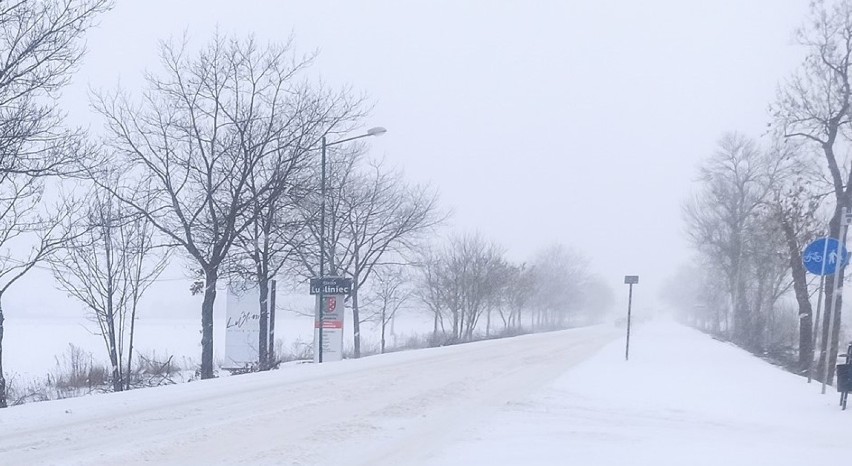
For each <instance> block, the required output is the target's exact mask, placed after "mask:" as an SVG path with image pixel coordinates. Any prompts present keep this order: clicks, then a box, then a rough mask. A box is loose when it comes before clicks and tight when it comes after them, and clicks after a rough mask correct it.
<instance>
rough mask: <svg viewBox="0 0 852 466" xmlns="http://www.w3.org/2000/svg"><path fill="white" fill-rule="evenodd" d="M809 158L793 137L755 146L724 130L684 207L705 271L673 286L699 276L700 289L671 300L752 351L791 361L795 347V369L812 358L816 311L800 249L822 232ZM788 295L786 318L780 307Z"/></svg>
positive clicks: (702, 323) (695, 319) (814, 175)
mask: <svg viewBox="0 0 852 466" xmlns="http://www.w3.org/2000/svg"><path fill="white" fill-rule="evenodd" d="M807 159H808V156H807V152H806V149H805V148H802V147H800V146H797V145H795V144H792V143H787V144H784V143H781V144H778V145H776V146H772V147H760V145H759V144H758V143H757V142H756V141H754V140H751V139H749V138H747V137H745V136H743V135H740V134H736V133H733V134H727V135H725V136H723V137H722V139H721V140H720V142H719V145H718V148H717V151H716V152H715V153H714V154H713V155H712V156H710V157H709V158H707V160H706V161H705V162H704V164H703V165H702V167H701V169H700V176H699V183H700V188H699V189H698V190H697V192H696V193H695V194H694V195H693V198H692V199H691V200H690V201H689V202H688V203H687V204H686V205H685V207H684V214H685V220H686V222H687V233H688V236H689V239H690V241H691V242H692V244H693V246H694V247H695V250H696V251H697V253H698V262H699V263H700V264H701V268H702V269H703V272H704V273H699V272H696V271H694V270H693V271H692V272H689V273H687V274H685V275H686V276H685V277H683V278H682V279H681V280H678V284H674V283H673V284H672V287H675V286H678V287H681V286H683V283H682V282H684V281H686V280H691V281H695V280H697V282H698V283H700V284H701V286H702V287H703V288H706V289H707V291H699V292H694V293H690V294H688V295H687V294H683V293H677V292H675V293H674V294H673V296H670V297H674V298H676V300H675V304H676V305H677V306H678V307H679V308H680V309H681V311H682V312H683V313H684V315H685V317H687V318H688V319H689V320H690V321H691V323H693V324H694V325H697V326H700V327H702V328H704V329H705V330H707V331H710V332H713V333H715V334H717V335H720V336H723V337H725V338H728V339H730V340H731V341H733V342H735V343H737V344H739V345H741V346H743V347H745V348H748V349H750V350H752V351H755V352H758V353H765V352H772V353H775V354H777V355H778V356H780V357H788V355H787V354H785V352H789V350H790V349H791V348H792V347H794V346H795V345H796V344H797V343H800V344H799V345H798V350H799V354H798V364H799V367H800V368H801V369H802V370H806V369H807V368H808V367H809V364H810V363H809V361H811V359H812V357H813V348H812V341H813V339H812V333H811V329H812V325H813V320H812V318H813V317H812V314H813V309H812V306H811V303H810V290H809V282H808V278H807V276H806V274H805V270H804V266H803V264H802V257H801V250H802V248H803V247H804V245H805V244H807V243H808V242H809V241H810V240H812V239H813V238H814V237H815V236H816V235H817V234H818V233H819V221H818V219H819V215H820V199H821V198H822V197H823V196H822V194H821V191H820V183H819V178H818V173H816V171H814V170H813V169H812V164H810V163H808V160H807ZM679 275H681V274H679ZM687 276H689V277H690V278H686V277H687ZM719 290H723V291H724V292H723V293H719ZM711 291H712V292H711ZM791 293H792V294H793V296H794V297H795V298H796V301H795V302H796V304H797V306H798V312H797V313H793V314H789V313H785V310H786V307H785V306H786V304H787V300H786V298H787V297H788V296H789V295H790V294H791ZM785 319H786V320H785ZM785 324H786V326H787V327H789V326H790V325H792V326H794V327H798V328H800V330H801V331H800V335H799V342H793V341H789V338H787V339H785V338H784V337H785V336H786V335H785V334H784V332H781V331H779V330H778V329H779V326H780V327H784V326H785Z"/></svg>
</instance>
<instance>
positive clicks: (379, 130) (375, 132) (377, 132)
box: [317, 126, 388, 362]
mask: <svg viewBox="0 0 852 466" xmlns="http://www.w3.org/2000/svg"><path fill="white" fill-rule="evenodd" d="M387 132H388V130H386V129H385V128H383V127H381V126H376V127H375V128H370V129H368V130H367V132H366V133H365V134H362V135H359V136H353V137H351V138H344V139H340V140H337V141H334V142H331V143H329V142H326V138H325V136H323V137H322V160H321V162H320V163H321V164H322V176H321V181H320V263H319V275H320V276H319V278H320V281H322V280H323V279H324V278H325V165H326V163H325V152H326V148H327V147H330V146H336V145H338V144H343V143H344V142H349V141H354V140H356V139H361V138H367V137H370V136H381V135H383V134H385V133H387ZM323 294H324V293H323V287H322V286H320V290H319V310H318V313H319V335H318V339H317V340H318V341H317V362H322V326H323V307H325V301H324V300H325V296H323Z"/></svg>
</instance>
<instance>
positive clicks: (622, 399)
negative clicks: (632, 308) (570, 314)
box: [422, 323, 852, 466]
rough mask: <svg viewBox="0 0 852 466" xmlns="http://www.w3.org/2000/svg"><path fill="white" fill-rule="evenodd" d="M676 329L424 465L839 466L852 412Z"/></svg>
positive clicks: (599, 361)
mask: <svg viewBox="0 0 852 466" xmlns="http://www.w3.org/2000/svg"><path fill="white" fill-rule="evenodd" d="M819 393H820V392H819V385H818V384H816V383H813V384H811V385H808V384H807V383H806V382H805V380H804V379H802V378H801V377H798V376H795V375H792V374H789V373H787V372H784V371H783V370H781V369H779V368H777V367H774V366H771V365H769V364H767V363H765V362H763V361H761V360H760V359H757V358H755V357H754V356H752V355H750V354H748V353H747V352H745V351H743V350H741V349H739V348H736V347H734V346H733V345H730V344H726V343H721V342H718V341H715V340H713V339H711V338H710V337H708V336H706V335H704V334H702V333H699V332H697V331H695V330H692V329H689V328H685V327H682V326H679V325H676V324H656V323H655V324H649V325H647V326H640V327H638V328H637V329H636V332H635V333H634V335H633V338H632V339H631V354H630V361H629V362H625V361H624V342H623V340H622V341H620V342H615V343H613V344H611V345H609V346H607V347H606V348H605V349H604V350H602V351H601V352H600V353H599V354H598V355H596V356H595V357H594V358H591V359H589V360H587V361H585V362H584V363H582V364H581V365H579V366H577V367H576V368H574V369H573V370H570V371H569V372H566V373H565V374H564V375H563V376H562V377H560V378H559V379H558V380H556V381H555V382H554V383H553V384H551V385H549V386H547V387H545V388H543V389H541V390H540V391H539V392H538V393H536V394H534V395H532V396H529V397H526V398H519V399H517V400H514V401H512V402H510V403H508V404H507V405H506V406H505V407H504V408H503V409H501V410H500V412H499V413H497V414H496V415H495V416H494V417H492V418H491V419H489V421H488V422H487V423H483V424H481V425H479V426H476V427H472V428H470V429H466V430H464V431H463V432H461V433H459V435H457V436H456V437H455V439H454V441H453V442H451V443H450V444H449V445H447V446H446V448H443V449H441V450H440V451H439V452H437V453H435V454H433V455H430V456H429V457H428V458H426V459H425V460H424V461H423V462H422V464H428V465H457V464H467V465H486V464H487V465H498V464H500V465H502V464H506V465H514V464H524V465H568V464H577V465H618V466H623V465H625V464H632V465H655V466H656V465H685V464H689V465H692V466H696V465H726V466H733V465H749V466H753V465H773V466H781V465H802V464H823V463H825V464H832V463H836V464H841V463H843V462H848V459H849V455H850V453H852V436H850V432H852V411H846V412H843V411H840V409H839V407H838V406H837V403H838V396H837V394H836V392H835V390H833V389H831V390H830V391H829V393H828V394H827V395H826V396H821V395H820V394H819Z"/></svg>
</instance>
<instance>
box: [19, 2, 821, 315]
mask: <svg viewBox="0 0 852 466" xmlns="http://www.w3.org/2000/svg"><path fill="white" fill-rule="evenodd" d="M807 3H808V2H807V0H749V1H747V2H745V1H741V0H714V1H712V2H705V1H698V0H695V1H684V0H644V1H641V2H639V1H633V0H562V1H556V0H553V1H520V0H518V1H511V2H510V1H495V0H489V1H470V0H467V1H458V0H453V1H451V0H441V1H390V0H387V1H346V2H344V1H337V2H331V1H316V0H311V1H259V0H251V1H248V0H242V1H233V0H228V1H223V0H180V1H174V0H171V1H168V0H146V1H131V0H118V4H117V7H116V8H115V10H113V11H112V12H110V13H108V14H106V15H105V16H103V18H102V21H101V24H100V26H99V27H98V28H97V29H96V30H94V31H93V32H92V33H91V34H89V36H88V49H89V52H88V55H87V57H86V59H85V63H84V65H83V67H82V68H81V70H80V72H79V73H78V74H77V75H76V77H75V80H74V83H73V85H72V86H71V88H69V89H68V90H67V92H66V93H65V100H66V102H67V106H68V107H67V110H68V111H69V112H70V114H71V117H72V121H73V122H75V123H78V124H83V125H89V126H91V127H92V128H93V129H97V128H98V127H99V126H100V122H99V121H98V120H97V119H96V118H95V117H94V116H93V115H92V114H91V113H90V111H89V108H88V105H87V101H88V96H87V93H88V89H89V87H92V88H95V89H99V88H107V89H109V88H114V87H115V86H116V85H117V84H118V82H119V80H121V83H122V85H123V86H125V87H129V88H133V87H134V86H135V87H138V86H139V84H140V78H141V73H142V72H143V70H146V69H148V70H152V71H156V69H157V60H156V53H157V41H158V40H160V39H167V38H169V37H170V36H180V35H181V34H183V32H184V31H188V32H189V34H190V36H191V37H192V38H193V39H194V40H195V41H197V42H198V43H200V42H203V41H205V40H206V39H207V38H208V37H209V36H210V35H211V33H212V31H213V30H214V29H215V28H216V27H217V26H218V27H219V28H220V29H221V30H222V31H223V32H228V33H238V34H249V33H253V34H255V35H256V36H257V37H258V38H259V39H261V40H270V41H284V40H286V39H287V38H288V36H290V35H291V33H292V34H294V36H295V40H296V46H297V48H298V49H300V50H303V51H305V52H308V51H311V50H314V49H317V50H319V51H320V55H319V58H318V61H317V62H316V66H315V69H314V70H315V71H316V72H318V73H320V74H321V75H322V77H323V79H325V80H326V81H328V82H330V83H334V84H339V85H351V86H352V87H353V88H354V89H356V90H358V91H363V92H366V93H367V94H368V95H369V96H370V97H371V99H372V100H373V102H375V111H374V112H373V114H372V116H371V117H370V118H369V119H368V120H367V121H366V122H365V125H366V126H367V127H369V126H375V125H381V126H385V127H387V128H388V130H389V132H388V134H387V135H386V136H384V137H383V138H381V139H377V140H374V141H373V142H372V150H373V152H374V154H375V155H378V156H385V157H386V158H387V159H388V160H389V161H391V162H393V163H395V164H397V165H398V166H400V167H401V168H403V169H404V170H405V172H406V175H407V176H408V178H410V179H411V180H413V181H423V182H430V183H432V184H434V185H435V186H436V187H437V188H438V189H439V190H440V193H441V198H442V203H443V205H444V206H445V207H447V208H451V209H452V210H453V211H454V216H453V217H452V227H453V228H454V229H456V230H460V231H473V230H478V231H480V232H481V233H483V234H484V235H486V236H488V237H490V238H493V239H495V240H496V241H498V242H500V243H502V244H504V245H505V246H506V247H507V248H508V249H509V251H510V255H511V256H512V257H513V258H514V259H517V260H524V259H526V258H528V257H529V256H531V255H532V254H533V253H534V252H535V251H536V250H537V249H539V248H541V247H542V246H545V245H547V244H548V243H552V242H560V243H564V244H566V245H569V246H573V247H576V248H577V249H579V250H581V251H583V252H585V253H586V254H587V255H588V256H589V257H590V258H591V259H592V263H593V264H592V267H593V269H594V270H595V271H597V272H599V273H600V274H602V275H603V276H605V277H606V278H607V280H608V282H609V283H610V284H611V285H612V286H613V288H615V291H616V292H618V296H619V298H621V294H622V293H621V292H622V291H625V290H623V289H622V287H623V285H621V281H622V278H623V276H624V275H625V274H634V273H635V274H640V275H641V276H642V283H641V284H640V288H642V290H641V293H642V294H641V295H640V296H643V297H645V298H646V299H647V300H649V301H650V300H653V299H654V298H655V297H656V294H657V289H658V287H659V286H660V285H661V284H662V283H663V282H664V281H665V279H666V278H667V277H668V276H669V275H671V273H673V272H674V270H675V268H676V266H677V265H678V264H679V263H682V262H684V261H686V260H688V259H689V257H690V253H689V251H688V248H687V245H686V242H685V239H684V236H683V227H682V222H681V211H680V206H681V204H682V203H683V201H684V199H685V198H686V197H687V196H688V195H689V192H690V190H691V189H692V187H693V182H694V179H695V173H696V166H697V164H698V162H699V160H700V159H701V158H702V157H704V156H706V155H707V154H709V153H711V152H712V151H713V150H714V144H715V141H716V139H717V138H718V137H719V136H720V134H721V133H722V132H724V131H729V130H740V131H743V132H746V133H749V134H752V135H759V134H760V133H761V132H762V131H764V129H765V126H766V123H767V122H768V115H767V106H768V104H769V103H770V101H771V100H772V98H773V96H774V93H775V89H776V86H777V84H778V82H779V81H780V80H782V79H783V78H784V77H785V76H787V75H788V74H789V72H790V71H791V70H792V69H793V68H794V67H795V66H796V64H797V63H798V62H799V60H800V57H801V52H800V50H799V49H798V48H796V47H795V46H794V44H793V41H792V31H793V29H794V28H795V27H796V26H797V25H798V23H799V22H800V21H801V19H802V18H803V16H804V14H805V13H806V10H807ZM18 299H23V296H22V295H19V296H18ZM158 301H159V299H158ZM164 301H166V299H164ZM646 302H647V301H646ZM191 312H192V314H195V313H197V309H192V311H191Z"/></svg>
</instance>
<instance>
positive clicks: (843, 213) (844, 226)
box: [822, 207, 852, 395]
mask: <svg viewBox="0 0 852 466" xmlns="http://www.w3.org/2000/svg"><path fill="white" fill-rule="evenodd" d="M850 223H852V218H850V215H849V211H848V210H847V209H846V207H842V208H841V209H840V234H839V235H838V240H839V241H840V244H841V248H839V249H838V250H839V251H841V253H838V254H842V251H843V249H842V248H843V247H845V243H846V231H847V230H848V229H849V224H850ZM835 256H837V254H835ZM843 259H844V258H843V256H842V255H841V256H840V261H837V262H840V263H839V264H838V265H837V271H836V273H835V274H834V286H833V287H832V291H833V293H832V295H831V307H829V306H828V299H827V298H828V297H826V303H825V304H826V306H825V307H826V309H825V317H823V318H824V319H828V336H827V337H826V340H827V341H826V342H824V343H825V349H826V354H825V367H824V369H825V372H823V377H822V394H823V395H825V385H826V381H827V380H828V373H829V372H828V371H829V369H831V368H830V367H829V362H830V360H831V350H832V348H831V345H836V344H837V342H836V341H834V338H833V333H834V316H835V315H836V314H837V299H838V298H839V297H840V293H841V292H842V291H843V290H842V289H840V288H839V287H840V276H841V275H843V271H844V269H845V266H846V264H845V263H844V261H843Z"/></svg>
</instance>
